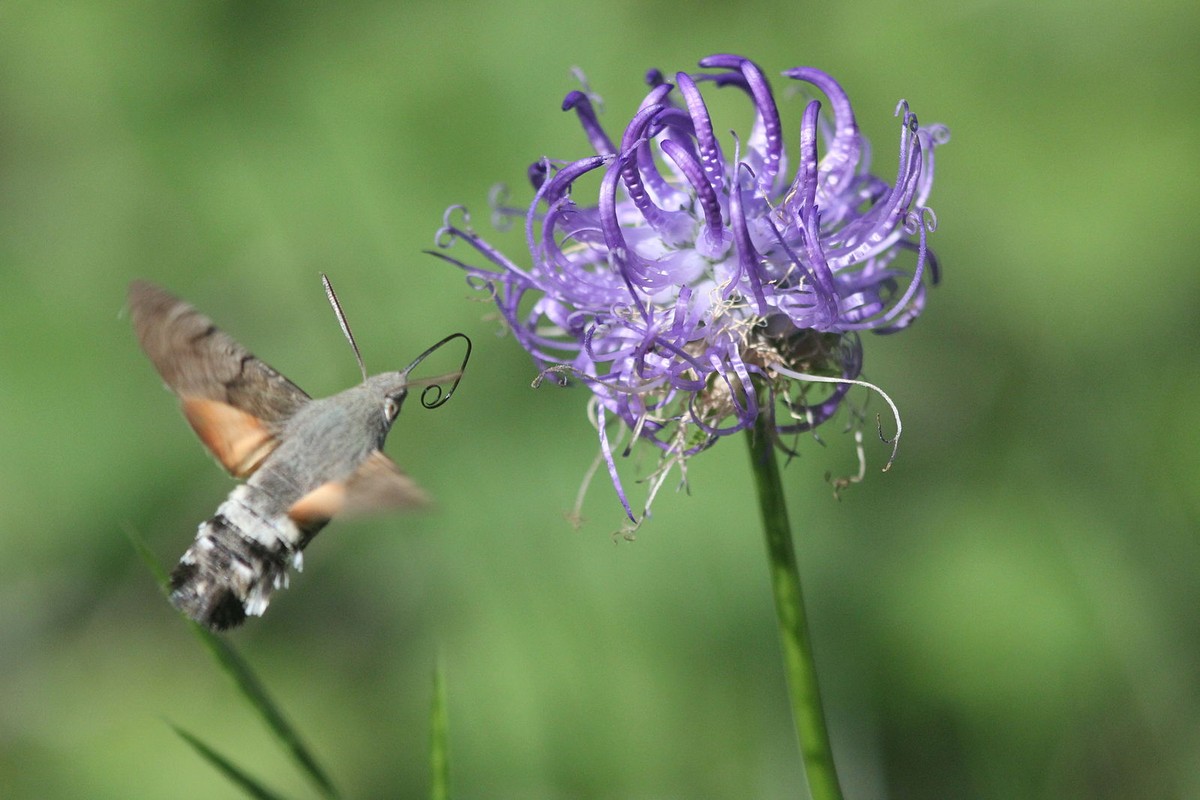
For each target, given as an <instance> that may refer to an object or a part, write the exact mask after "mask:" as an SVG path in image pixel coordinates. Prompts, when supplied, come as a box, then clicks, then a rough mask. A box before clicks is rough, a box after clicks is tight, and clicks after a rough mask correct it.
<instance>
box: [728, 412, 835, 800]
mask: <svg viewBox="0 0 1200 800" xmlns="http://www.w3.org/2000/svg"><path fill="white" fill-rule="evenodd" d="M747 435H748V436H749V437H750V438H749V442H750V463H751V468H752V469H753V471H754V481H755V485H756V486H757V488H758V503H759V506H760V507H761V508H762V518H763V530H764V532H765V533H766V537H767V559H768V561H769V563H770V569H771V588H772V591H773V592H774V594H775V613H776V616H778V618H779V636H780V638H781V639H782V640H783V657H784V667H785V669H786V671H787V681H788V691H789V694H790V695H791V699H792V720H793V721H794V722H795V724H796V736H797V737H798V738H799V740H800V754H801V756H802V757H803V759H804V773H805V776H806V777H807V779H808V790H809V793H810V794H811V795H812V800H842V789H841V787H840V786H839V785H838V778H837V770H836V769H835V768H834V766H833V750H832V749H831V748H830V746H829V731H828V730H827V729H826V727H825V713H824V711H822V710H821V692H820V690H819V689H818V688H817V668H816V663H815V662H814V660H813V651H812V643H811V642H810V641H809V635H808V619H807V618H806V617H805V615H804V596H803V594H801V591H800V572H799V570H798V569H797V568H796V551H795V548H794V547H793V546H792V529H791V526H790V525H789V524H788V516H787V504H786V503H785V502H784V499H783V484H782V482H781V481H780V479H779V464H778V462H777V461H776V459H775V450H774V445H773V443H772V438H771V435H770V431H769V421H768V420H767V419H766V415H765V414H759V415H758V420H757V422H756V423H755V426H754V429H753V430H751V431H747Z"/></svg>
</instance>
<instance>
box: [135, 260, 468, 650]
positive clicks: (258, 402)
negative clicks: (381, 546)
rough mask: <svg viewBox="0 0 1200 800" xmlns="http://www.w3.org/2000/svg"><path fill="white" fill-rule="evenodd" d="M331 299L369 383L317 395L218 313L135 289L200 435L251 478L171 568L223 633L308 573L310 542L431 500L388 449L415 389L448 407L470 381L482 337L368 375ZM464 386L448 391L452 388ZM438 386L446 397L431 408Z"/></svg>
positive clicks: (195, 611)
mask: <svg viewBox="0 0 1200 800" xmlns="http://www.w3.org/2000/svg"><path fill="white" fill-rule="evenodd" d="M321 279H322V282H323V284H324V286H325V292H326V295H327V296H328V298H329V302H330V304H331V305H332V306H333V309H334V312H335V313H336V314H337V317H338V321H339V323H340V324H341V327H342V332H343V333H344V334H345V336H346V338H347V339H348V340H349V342H350V346H351V348H352V349H353V350H354V354H355V357H356V358H357V360H358V364H359V369H360V371H361V372H362V376H363V382H362V383H361V384H359V385H358V386H355V387H353V388H350V389H347V390H345V391H344V392H341V393H340V394H335V395H333V396H331V397H326V398H321V399H313V398H311V397H309V396H308V395H307V394H306V393H305V392H304V391H303V390H302V389H300V388H299V387H298V386H296V384H294V383H292V382H291V381H290V380H288V379H287V378H285V377H284V376H283V375H281V374H280V373H279V372H277V371H276V370H274V369H272V368H271V367H270V366H268V365H267V364H266V363H265V362H263V361H261V360H260V359H258V358H255V357H254V356H253V355H252V354H251V353H250V352H249V351H248V350H246V348H244V347H242V346H241V345H240V344H238V343H237V342H236V341H235V340H234V339H233V338H232V337H230V336H229V335H228V334H226V333H224V332H222V331H221V330H220V329H218V328H217V327H216V326H215V325H214V324H213V323H212V320H210V319H209V318H208V317H206V316H204V315H203V314H201V313H200V312H198V311H197V310H196V309H195V308H193V307H192V306H190V305H188V304H187V303H186V302H184V301H183V300H180V299H179V298H177V297H175V296H174V295H171V294H170V293H168V292H167V291H165V290H163V289H161V288H159V287H157V286H155V285H153V284H150V283H146V282H144V281H135V282H134V283H132V284H131V285H130V287H129V302H128V306H129V310H130V316H131V317H132V321H133V329H134V332H135V333H136V334H137V338H138V342H139V343H140V344H141V346H142V349H143V350H144V351H145V353H146V355H147V356H149V358H150V361H151V363H153V364H154V368H155V369H156V370H158V373H159V375H160V376H162V379H163V381H164V382H165V383H166V385H167V387H168V388H169V389H171V391H173V392H174V393H175V394H176V395H178V396H179V401H180V404H181V406H182V408H183V414H184V417H186V418H187V421H188V422H189V423H190V424H191V426H192V429H193V430H195V432H196V434H197V435H198V436H199V437H200V441H201V442H203V443H204V445H205V447H207V448H208V450H209V451H210V452H211V453H212V454H213V456H215V457H216V460H217V461H218V462H219V463H220V464H221V465H222V466H223V467H225V469H227V470H228V471H229V472H230V473H231V474H232V475H233V476H234V477H236V478H239V479H243V480H245V482H244V483H241V484H239V485H238V486H237V487H236V488H235V489H234V490H233V491H232V492H230V494H229V496H228V497H227V498H226V499H225V502H223V503H221V505H220V506H219V507H218V508H217V511H216V513H215V514H214V515H213V516H212V517H211V518H209V519H208V520H206V521H205V522H203V523H201V524H200V527H199V530H198V531H197V532H196V539H195V541H194V542H193V543H192V545H191V547H189V548H188V550H187V552H186V553H184V554H183V557H182V558H181V559H180V561H179V564H178V566H176V568H175V570H174V571H173V572H172V573H171V580H170V592H171V595H170V599H171V602H172V603H173V604H174V605H175V606H176V607H177V608H179V609H180V610H181V611H183V612H184V613H185V614H187V615H188V616H189V617H191V618H192V619H194V620H196V621H197V622H199V623H201V624H203V625H206V626H208V627H209V628H210V629H212V630H224V629H226V628H230V627H232V626H235V625H239V624H241V623H242V622H243V621H244V620H245V619H246V617H247V616H248V615H249V616H261V615H262V614H263V612H265V611H266V610H267V606H268V604H269V603H270V601H271V595H272V593H273V592H275V591H276V590H278V589H283V588H286V587H287V585H288V567H289V565H290V566H292V567H295V569H297V570H300V569H301V568H302V566H303V551H304V548H305V547H306V546H307V545H308V543H309V542H311V541H312V539H313V537H314V536H316V535H317V533H318V532H319V531H320V530H321V529H322V528H324V527H325V525H326V524H327V523H328V522H329V521H330V520H331V519H332V518H333V517H335V516H337V515H339V514H361V513H365V512H375V511H382V510H387V509H398V508H410V507H414V506H419V505H421V504H423V503H425V502H426V501H427V499H428V498H427V495H426V494H425V492H424V491H423V490H422V489H421V488H420V487H419V486H417V484H416V482H414V481H413V480H412V478H410V477H409V476H408V475H406V474H405V473H404V472H403V471H402V470H401V469H400V467H399V466H397V465H396V463H395V462H394V461H392V460H391V459H390V458H388V457H387V456H386V455H384V453H383V449H382V448H383V443H384V440H385V439H386V437H387V434H388V431H389V430H390V429H391V427H392V424H393V423H394V422H395V421H396V417H397V416H398V415H399V413H400V406H401V404H402V403H403V402H404V399H405V398H406V397H407V395H408V391H409V388H410V387H412V386H414V385H424V386H425V390H424V392H422V395H421V402H422V404H423V405H424V406H425V407H426V408H435V407H437V406H440V405H441V404H442V403H444V402H445V401H446V400H449V399H450V395H451V394H452V393H453V392H454V390H455V389H456V388H457V386H458V381H459V380H460V379H461V377H462V369H465V368H466V363H467V360H468V359H469V358H470V352H471V343H470V340H469V339H467V337H466V336H464V335H463V334H461V333H456V334H451V335H450V336H447V337H446V338H445V339H443V340H442V341H440V342H438V343H437V344H436V345H434V346H433V347H431V348H429V349H428V350H426V351H425V352H424V353H423V354H421V355H420V356H419V357H418V358H417V359H415V360H414V361H413V363H412V364H409V366H408V367H406V368H405V369H403V370H401V371H399V372H385V373H382V374H380V375H375V376H373V377H368V376H367V372H366V369H365V368H364V367H363V364H362V356H361V354H360V353H359V351H358V345H357V344H355V342H354V337H353V335H352V334H351V333H350V327H349V325H348V324H347V322H346V318H345V315H344V314H343V313H342V311H341V306H340V304H339V303H338V300H337V296H336V295H335V294H334V293H333V287H332V285H331V284H330V283H329V279H328V278H326V277H325V276H324V275H322V276H321ZM460 337H461V338H462V339H464V340H465V341H466V348H467V349H466V356H465V357H464V359H463V362H462V368H461V369H460V370H459V372H458V373H455V374H452V375H448V376H441V377H439V378H432V379H426V380H421V381H413V380H410V378H409V373H410V372H411V371H412V370H413V369H414V368H415V367H416V366H417V365H418V364H419V363H420V362H421V361H422V360H423V359H424V358H425V357H426V356H428V355H429V354H430V353H432V352H433V351H434V350H436V349H437V348H439V347H440V346H442V345H443V344H446V343H447V342H449V341H450V340H452V339H455V338H460ZM450 379H453V384H452V385H451V387H450V388H449V390H447V391H446V392H445V394H443V393H442V389H441V386H440V385H438V384H439V383H441V382H442V381H445V380H450ZM431 390H436V392H434V394H433V400H429V393H430V392H431Z"/></svg>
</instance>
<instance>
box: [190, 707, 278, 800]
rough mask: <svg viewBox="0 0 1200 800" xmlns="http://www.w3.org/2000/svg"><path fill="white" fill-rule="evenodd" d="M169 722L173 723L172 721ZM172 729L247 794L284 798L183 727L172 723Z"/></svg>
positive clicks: (261, 798) (267, 798) (265, 798)
mask: <svg viewBox="0 0 1200 800" xmlns="http://www.w3.org/2000/svg"><path fill="white" fill-rule="evenodd" d="M167 724H168V725H171V723H167ZM171 729H172V730H174V731H175V733H177V734H178V735H179V738H181V739H183V740H184V741H185V742H187V743H188V744H190V745H191V746H192V749H193V750H195V751H196V752H197V753H199V754H200V757H201V758H203V759H204V760H205V761H207V762H208V763H210V764H212V765H213V766H214V767H216V768H217V771H218V772H220V773H221V774H223V775H224V776H225V777H226V778H228V779H229V780H230V782H232V783H233V784H234V785H236V786H237V787H239V788H240V789H242V790H243V791H244V792H245V793H246V794H248V795H250V796H251V797H257V798H258V799H259V800H283V796H282V795H278V794H275V792H272V791H271V790H270V789H268V788H266V787H265V786H263V785H262V784H261V783H259V782H258V780H256V779H255V778H252V777H250V774H249V773H247V772H246V771H245V770H243V769H241V768H240V767H238V766H236V765H235V764H234V763H233V762H232V761H230V760H229V759H227V758H225V757H224V756H222V755H221V754H220V753H218V752H217V751H216V750H213V749H212V748H211V747H209V746H208V745H206V744H205V743H204V742H202V741H200V740H199V739H197V738H196V737H195V736H193V735H192V734H190V733H188V732H187V731H185V730H184V729H183V728H180V727H177V726H175V725H171Z"/></svg>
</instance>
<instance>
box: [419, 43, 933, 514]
mask: <svg viewBox="0 0 1200 800" xmlns="http://www.w3.org/2000/svg"><path fill="white" fill-rule="evenodd" d="M700 66H701V67H702V68H705V69H708V70H712V71H710V72H705V73H685V72H680V73H677V74H676V75H675V78H674V82H673V83H670V82H667V80H666V79H665V78H664V76H663V75H662V74H661V73H659V72H658V71H656V70H655V71H651V72H650V73H648V75H647V83H648V84H649V85H650V91H649V93H647V95H646V97H645V99H644V100H643V101H642V103H641V105H640V107H639V108H638V110H637V112H636V113H635V114H634V115H633V118H632V119H631V120H630V121H629V123H628V124H627V125H626V126H625V129H624V131H623V132H622V133H621V134H620V136H619V137H616V138H614V137H611V136H610V135H609V133H608V132H606V131H605V129H604V128H603V127H602V126H601V124H600V121H599V119H598V118H597V116H596V113H595V109H594V106H593V102H592V96H591V95H590V94H588V93H585V92H583V91H573V92H570V93H569V94H568V95H567V96H566V98H565V99H564V101H563V109H564V110H570V111H574V112H575V114H576V115H577V116H578V118H579V121H580V123H581V125H582V127H583V130H584V133H585V135H586V136H587V139H588V141H589V142H590V143H591V146H592V149H593V150H595V152H596V154H595V155H593V156H589V157H587V158H582V159H579V160H576V161H570V162H557V161H550V160H548V159H546V160H543V161H541V162H539V163H536V164H534V165H533V166H531V167H530V170H529V177H530V180H531V183H532V184H533V188H534V190H535V194H534V198H533V201H532V203H531V204H530V205H529V208H528V211H519V210H512V209H504V208H501V209H499V211H500V213H501V214H502V215H509V216H523V217H524V220H525V235H526V239H527V243H528V248H529V254H530V257H531V260H530V266H529V267H528V269H526V268H523V267H522V266H520V265H518V264H517V263H516V262H514V261H511V260H509V259H508V258H507V257H506V256H504V255H503V254H501V253H500V252H499V251H497V250H496V249H495V248H493V247H492V246H490V245H489V244H488V243H486V242H485V241H484V240H483V239H481V238H480V237H479V236H477V235H476V234H475V232H474V231H473V230H471V228H470V226H469V222H468V221H467V219H466V214H465V211H464V210H463V209H462V208H461V207H453V208H451V209H450V211H448V212H447V216H446V221H445V226H444V227H443V228H442V229H441V231H439V234H438V245H439V247H441V248H448V247H450V246H451V245H452V244H453V242H455V241H456V240H461V241H463V242H465V243H466V244H467V245H469V246H470V247H471V248H473V249H474V251H475V252H476V254H477V255H478V256H482V261H483V262H484V265H483V266H472V265H468V264H467V263H465V262H463V261H461V260H459V259H457V258H454V257H451V256H449V255H446V254H444V253H437V254H436V255H439V256H441V257H442V258H444V259H446V260H448V261H450V262H452V263H454V264H457V265H458V266H459V267H461V268H462V269H464V270H465V271H466V272H467V273H468V276H469V277H468V281H469V282H470V283H471V284H472V285H473V286H475V287H477V288H482V289H486V290H487V291H489V292H491V294H492V297H493V298H494V300H495V302H496V305H497V307H498V309H499V311H500V313H501V315H502V316H503V318H504V320H505V322H506V323H507V326H508V328H509V329H511V331H512V332H513V334H514V336H515V337H516V339H517V341H518V342H519V343H520V344H521V346H522V347H524V348H525V349H526V350H527V351H529V353H530V354H531V355H532V356H533V358H534V360H535V361H536V362H537V364H538V366H539V367H540V368H541V370H542V373H541V375H540V376H539V380H540V379H541V377H544V376H545V375H547V374H550V375H554V376H555V377H556V378H557V379H558V380H559V382H565V380H566V378H567V377H568V376H572V377H575V378H577V379H579V380H581V381H582V382H584V383H585V384H586V385H587V386H588V387H589V388H590V389H591V390H592V394H593V399H592V402H591V404H590V406H589V408H590V409H591V413H592V420H593V423H594V425H595V426H596V428H597V430H598V431H599V435H600V446H601V453H602V455H603V460H604V462H605V463H606V465H607V467H608V471H609V474H610V476H611V477H612V479H613V483H614V485H615V486H616V489H617V494H618V496H619V497H620V499H621V503H622V505H623V506H624V508H625V512H626V514H627V515H628V517H629V519H630V520H631V521H633V522H634V523H635V524H636V523H637V517H636V516H635V515H634V513H633V511H632V509H631V508H630V504H629V501H628V499H627V496H626V494H625V491H624V489H623V488H622V484H621V481H620V479H619V478H618V476H617V470H616V463H615V459H614V452H617V451H619V450H620V447H621V445H620V444H619V443H618V442H617V441H616V437H610V426H611V425H612V424H613V423H614V422H615V423H617V425H618V427H619V428H620V429H621V430H622V432H623V434H624V433H627V434H628V435H629V441H630V443H632V441H634V440H636V439H642V440H645V441H648V442H650V443H652V444H653V445H655V446H656V447H658V448H659V449H660V451H661V454H662V460H661V462H660V465H659V468H658V469H657V470H656V472H655V475H654V479H653V480H652V481H651V488H650V492H649V495H650V499H648V500H647V502H646V506H645V510H644V513H643V516H645V513H646V512H648V510H649V503H650V500H652V499H653V496H654V494H655V492H656V491H657V490H658V488H659V487H660V486H661V485H662V482H663V479H664V478H665V476H666V474H667V472H668V471H669V469H670V467H671V466H679V467H680V468H681V469H684V468H685V467H686V460H687V459H688V458H689V457H691V456H692V455H695V454H696V453H698V452H700V451H702V450H705V449H707V448H708V447H711V446H712V445H713V444H714V443H716V442H717V441H718V440H719V439H720V438H722V437H724V436H727V435H729V434H732V433H737V432H739V431H742V430H745V429H747V428H749V427H751V426H753V425H754V423H755V421H756V419H757V418H758V416H759V415H760V414H766V415H768V416H767V419H768V420H769V421H770V423H771V425H770V428H771V429H772V430H774V431H775V435H776V443H777V444H778V445H779V446H780V447H781V448H783V449H784V450H786V451H787V452H789V453H792V452H794V450H793V448H792V447H791V446H790V445H788V444H786V443H785V440H786V439H787V438H788V437H791V436H794V435H796V434H800V433H802V432H805V431H810V430H811V429H813V428H815V427H816V426H817V425H819V424H820V423H822V422H824V421H826V420H828V419H829V418H830V417H831V416H833V415H834V413H835V412H836V411H837V410H838V408H839V407H840V406H842V405H843V404H845V401H846V394H847V392H848V391H849V389H850V388H851V386H854V385H864V386H868V387H870V388H872V389H875V390H876V391H879V393H880V394H881V395H882V396H883V398H884V400H885V401H887V403H888V405H889V406H890V407H891V408H892V411H893V414H894V415H895V416H896V422H897V431H896V434H895V437H894V438H893V439H892V440H885V441H891V442H892V443H893V455H894V452H895V450H894V446H895V442H898V440H899V434H900V431H899V415H898V414H896V412H895V406H894V405H892V403H891V400H890V399H889V398H888V397H887V395H886V394H883V392H882V391H880V390H878V389H877V388H876V387H874V386H872V385H871V384H868V383H866V382H865V381H860V380H859V379H858V377H859V374H860V372H861V368H862V345H861V341H860V339H859V332H860V331H864V330H870V331H874V332H876V333H894V332H896V331H899V330H902V329H904V328H906V327H908V326H909V325H911V324H912V322H913V321H914V320H915V319H916V318H917V316H918V315H919V314H920V313H921V311H922V310H923V309H924V306H925V292H926V285H927V282H926V278H927V277H928V279H929V280H928V282H929V283H936V281H937V264H936V261H935V259H934V256H933V253H932V252H931V251H930V250H929V249H928V247H927V246H926V237H927V234H928V233H930V232H932V231H933V230H934V228H935V227H936V218H935V217H934V215H933V212H932V210H931V209H929V208H928V207H927V206H926V204H925V203H926V198H927V197H928V195H929V191H930V187H931V185H932V183H933V150H934V147H935V146H936V145H938V144H941V143H942V142H944V141H946V139H947V138H948V134H947V131H946V129H945V128H944V127H943V126H940V125H938V126H933V127H928V128H927V127H921V126H920V125H918V123H917V118H916V115H914V114H913V113H912V112H911V111H909V109H908V104H907V103H906V102H904V101H901V102H900V104H899V105H898V107H897V109H896V116H898V117H899V118H900V123H901V124H900V155H899V166H898V168H897V172H896V177H895V179H894V181H893V182H892V183H890V184H889V183H888V182H887V181H885V180H883V179H882V178H879V177H876V176H875V175H873V174H871V173H870V172H869V171H868V162H869V151H868V147H867V143H866V141H865V140H864V139H863V137H862V136H861V134H860V133H859V130H858V125H857V124H856V122H855V118H854V112H853V110H852V109H851V107H850V101H849V99H848V98H847V96H846V94H845V92H843V91H842V88H841V86H839V85H838V84H837V82H836V81H834V80H833V78H831V77H829V76H828V75H827V74H825V73H824V72H821V71H820V70H817V69H814V68H811V67H798V68H795V69H791V70H788V71H786V72H785V73H784V75H786V76H787V77H788V78H791V79H794V80H797V81H800V82H802V83H803V84H807V85H808V87H809V88H810V90H811V89H812V88H815V89H816V90H819V91H820V92H821V93H822V94H824V96H825V97H826V98H827V99H828V101H829V106H830V110H831V112H832V114H831V116H832V119H829V118H828V117H827V116H824V115H822V114H821V103H820V102H819V101H818V100H816V99H812V100H809V101H808V103H807V105H806V106H805V108H804V112H803V117H802V119H801V123H800V131H799V141H798V145H799V147H798V152H797V153H796V156H795V157H796V159H797V162H798V163H797V167H796V169H795V170H794V172H793V171H789V170H788V168H787V161H788V159H787V155H786V154H785V147H784V144H785V132H784V130H783V126H782V124H781V122H780V115H779V110H778V107H777V106H776V103H775V97H774V95H773V93H772V90H771V86H770V84H769V83H768V82H767V79H766V76H765V75H764V74H763V72H762V70H760V69H759V67H758V66H757V65H756V64H754V62H752V61H750V60H748V59H745V58H742V57H740V56H733V55H714V56H709V57H708V58H705V59H703V60H702V61H701V62H700ZM701 87H704V89H705V91H704V92H702V91H701ZM585 88H586V87H585ZM719 89H725V90H726V91H729V90H732V91H735V92H741V93H742V94H744V95H745V96H746V99H747V100H748V101H749V102H750V104H751V105H752V106H753V110H754V123H753V126H752V128H751V130H750V133H749V135H748V136H746V137H745V138H740V137H739V136H738V135H737V134H734V135H733V136H732V138H731V139H730V140H728V141H720V140H718V137H717V135H716V128H715V126H714V122H713V119H712V117H711V116H710V114H709V111H708V108H707V106H706V103H705V93H706V92H710V91H717V90H719ZM593 173H594V174H595V176H598V177H599V181H600V188H599V194H598V196H595V197H591V196H589V197H578V198H577V197H575V196H574V195H573V193H572V190H573V189H574V188H575V185H576V183H577V182H579V181H580V179H581V178H584V177H585V176H589V175H592V174H593ZM456 218H459V219H460V221H459V222H457V223H456V222H455V219H456ZM851 416H852V420H853V422H852V427H854V428H855V429H856V434H857V435H859V440H860V441H861V435H860V429H861V423H862V420H863V418H864V417H863V415H862V413H861V410H857V409H855V410H854V411H853V412H852V414H851ZM881 436H882V434H881ZM628 452H629V450H628V447H626V449H625V450H624V453H625V454H627V453H628ZM890 463H891V460H890V459H889V461H888V464H889V465H890ZM885 469H886V467H885Z"/></svg>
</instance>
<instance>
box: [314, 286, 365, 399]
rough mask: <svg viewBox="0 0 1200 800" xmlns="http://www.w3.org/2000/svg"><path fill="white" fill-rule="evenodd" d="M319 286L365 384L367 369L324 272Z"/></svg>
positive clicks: (340, 305)
mask: <svg viewBox="0 0 1200 800" xmlns="http://www.w3.org/2000/svg"><path fill="white" fill-rule="evenodd" d="M321 285H322V286H324V287H325V296H326V297H328V298H329V305H331V306H333V313H334V314H336V315H337V320H338V324H339V325H341V326H342V333H343V334H345V336H346V341H347V342H349V343H350V349H351V350H353V351H354V360H355V361H357V362H358V371H359V372H361V373H362V378H363V382H364V383H366V380H367V368H366V367H365V366H363V360H362V353H360V352H358V342H356V341H354V334H353V333H351V332H350V323H349V322H347V321H346V314H345V312H343V311H342V304H341V303H339V302H338V299H337V294H335V293H334V291H333V284H332V283H330V282H329V276H328V275H326V274H325V273H324V272H322V273H321Z"/></svg>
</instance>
